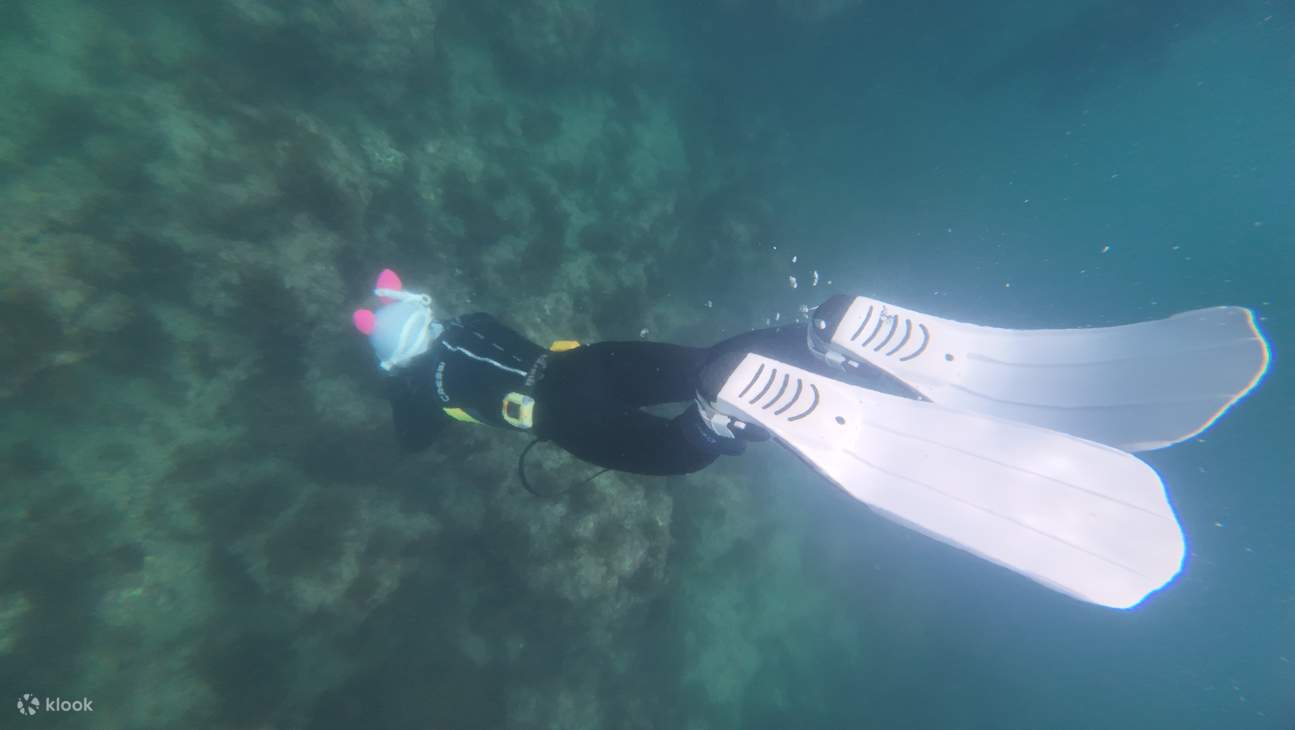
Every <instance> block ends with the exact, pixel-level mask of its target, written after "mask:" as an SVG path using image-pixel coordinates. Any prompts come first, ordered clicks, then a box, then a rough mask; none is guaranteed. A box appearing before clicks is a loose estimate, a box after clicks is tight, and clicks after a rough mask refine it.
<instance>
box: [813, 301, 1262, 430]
mask: <svg viewBox="0 0 1295 730" xmlns="http://www.w3.org/2000/svg"><path fill="white" fill-rule="evenodd" d="M829 347H830V349H832V350H834V351H836V352H838V353H840V354H842V355H844V356H845V357H846V358H849V359H854V360H863V361H866V362H868V363H871V364H872V365H875V366H876V367H879V368H881V369H882V370H885V371H886V372H888V373H890V374H891V375H894V376H895V377H897V378H899V379H900V380H902V381H904V382H905V383H907V384H908V385H910V386H911V387H912V388H913V389H914V390H916V391H918V392H919V393H921V394H922V395H923V396H925V397H927V398H929V399H931V400H932V401H934V402H936V403H939V404H942V405H946V406H949V407H951V408H954V409H957V410H963V411H971V412H973V413H982V414H987V415H992V416H998V417H1000V418H1005V419H1008V420H1012V421H1020V422H1022V423H1030V424H1034V425H1036V426H1042V427H1043V428H1048V429H1052V430H1055V431H1063V432H1065V433H1069V434H1074V435H1076V436H1082V437H1083V438H1086V439H1090V440H1093V441H1098V442H1101V443H1104V444H1109V445H1111V446H1117V447H1119V448H1121V449H1124V450H1126V451H1144V450H1148V449H1158V448H1162V447H1164V446H1169V445H1170V444H1174V443H1177V442H1179V441H1183V440H1185V439H1189V438H1191V437H1193V436H1195V435H1197V434H1199V433H1200V432H1202V431H1204V430H1205V429H1206V428H1208V427H1209V426H1210V424H1212V423H1213V422H1214V421H1215V420H1216V419H1218V417H1219V416H1221V415H1223V413H1224V412H1226V411H1227V410H1228V409H1229V408H1230V407H1232V405H1233V404H1235V403H1236V402H1237V401H1238V400H1240V399H1241V397H1242V396H1244V395H1245V394H1246V393H1248V392H1249V391H1250V389H1251V388H1253V387H1254V386H1255V385H1256V384H1257V383H1258V382H1259V380H1260V378H1261V377H1262V376H1263V373H1264V372H1265V370H1266V369H1267V367H1268V345H1267V343H1266V342H1265V341H1264V338H1263V335H1262V334H1260V332H1259V328H1258V327H1257V326H1256V324H1255V320H1254V314H1253V313H1252V312H1251V311H1250V310H1248V309H1245V308H1243V307H1213V308H1210V309H1197V310H1194V311H1191V312H1184V313H1182V314H1177V315H1174V316H1172V317H1170V318H1168V319H1160V320H1155V321H1151V322H1140V323H1138V324H1129V325H1123V326H1119V327H1102V328H1092V329H1064V330H1062V329H1046V330H1010V329H1000V328H996V327H982V326H979V325H973V324H965V323H962V322H955V321H953V320H948V319H941V318H939V317H933V316H931V315H929V314H923V313H921V312H915V311H913V310H911V309H905V308H903V307H897V306H895V305H893V304H887V303H885V302H881V301H878V300H876V299H870V298H868V297H856V298H855V299H854V301H853V303H852V304H851V305H850V307H849V309H848V311H847V312H846V313H845V315H844V317H843V318H842V320H841V322H840V324H839V325H838V326H837V327H836V330H835V331H834V332H833V333H832V340H831V344H830V345H829Z"/></svg>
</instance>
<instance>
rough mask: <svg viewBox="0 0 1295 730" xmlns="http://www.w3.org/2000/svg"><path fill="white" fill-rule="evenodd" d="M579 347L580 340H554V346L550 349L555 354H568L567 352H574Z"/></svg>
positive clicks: (550, 346)
mask: <svg viewBox="0 0 1295 730" xmlns="http://www.w3.org/2000/svg"><path fill="white" fill-rule="evenodd" d="M579 346H580V341H579V340H554V341H553V344H551V345H549V349H550V350H552V351H553V352H566V351H567V350H574V349H576V348H577V347H579Z"/></svg>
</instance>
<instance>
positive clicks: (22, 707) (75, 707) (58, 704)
mask: <svg viewBox="0 0 1295 730" xmlns="http://www.w3.org/2000/svg"><path fill="white" fill-rule="evenodd" d="M40 710H44V711H46V712H94V700H92V699H90V698H89V697H82V698H81V699H79V700H65V699H63V698H62V697H46V698H45V701H44V702H43V703H42V702H41V701H40V698H39V697H37V696H36V695H33V694H31V693H27V694H24V695H23V696H22V697H19V698H18V712H19V714H22V715H35V714H36V713H37V712H39V711H40Z"/></svg>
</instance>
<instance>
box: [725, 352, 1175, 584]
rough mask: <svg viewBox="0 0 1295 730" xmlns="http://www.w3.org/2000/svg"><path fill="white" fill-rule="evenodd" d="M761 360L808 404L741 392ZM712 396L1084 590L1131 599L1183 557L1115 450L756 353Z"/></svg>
mask: <svg viewBox="0 0 1295 730" xmlns="http://www.w3.org/2000/svg"><path fill="white" fill-rule="evenodd" d="M761 366H763V367H764V372H766V373H767V372H770V371H774V370H776V371H777V372H779V373H782V374H790V375H791V377H792V378H794V379H799V380H801V381H803V382H804V383H805V384H806V387H804V388H802V389H801V391H802V392H808V391H811V390H812V391H813V392H815V393H817V394H819V395H820V397H819V399H818V404H817V405H816V406H815V407H813V408H812V409H808V410H807V407H808V403H809V401H808V399H807V398H806V399H804V400H806V403H805V404H804V405H803V406H802V405H795V406H793V407H792V408H790V409H788V410H787V411H786V412H785V415H781V416H780V415H776V414H775V412H776V411H778V410H780V407H770V406H776V405H778V404H777V403H769V404H766V403H765V402H764V401H761V400H760V399H755V400H754V401H752V397H751V394H750V393H747V394H746V395H745V396H740V395H739V392H740V391H741V390H742V389H743V387H744V386H745V385H746V384H747V382H748V381H749V380H750V379H751V377H752V374H753V373H754V372H755V371H756V369H758V368H759V367H761ZM762 377H765V376H762ZM810 386H812V388H811V387H810ZM789 390H790V389H789ZM765 400H767V399H765ZM783 405H786V404H783ZM717 408H719V409H720V410H722V411H724V412H725V413H728V415H732V416H735V417H738V418H742V419H743V420H747V421H750V422H753V423H756V424H758V425H760V426H761V427H763V428H765V429H767V430H769V431H770V432H771V433H772V434H773V435H774V436H775V437H777V438H778V439H779V441H781V442H782V443H783V444H784V445H785V446H787V447H788V448H790V449H792V450H793V451H795V452H797V453H799V454H800V455H801V456H803V457H804V458H805V459H806V460H808V461H809V462H810V463H811V464H813V465H814V466H815V468H817V469H818V470H819V471H820V472H821V473H822V474H824V475H825V476H827V477H828V478H829V479H831V480H832V481H833V482H835V483H836V484H837V485H838V486H839V487H840V488H841V489H843V490H844V491H846V492H847V493H849V494H850V495H851V496H853V497H855V498H856V499H858V500H859V501H861V502H864V503H865V504H867V505H868V506H869V507H871V508H872V509H873V510H874V511H876V512H878V513H879V514H881V515H883V516H885V517H887V518H889V519H891V520H894V521H896V522H899V523H901V524H904V525H906V526H908V527H910V528H912V529H914V530H917V531H919V532H922V533H924V534H926V535H928V536H930V537H933V538H935V539H938V540H941V541H943V542H946V543H948V544H951V545H953V546H955V547H958V548H960V549H962V550H966V551H968V552H971V553H973V554H975V555H977V556H979V557H982V558H984V559H987V560H990V561H992V562H995V563H998V564H1000V565H1002V566H1004V567H1007V568H1009V569H1010V570H1013V571H1015V572H1017V573H1020V574H1022V575H1025V576H1027V577H1029V578H1031V579H1033V580H1035V581H1037V582H1039V583H1042V584H1044V585H1046V586H1048V587H1050V588H1053V589H1055V590H1058V591H1061V592H1063V593H1067V594H1069V595H1072V596H1075V597H1077V598H1080V599H1082V600H1085V601H1089V602H1092V603H1097V604H1100V605H1104V606H1110V607H1115V608H1129V607H1132V606H1134V605H1137V604H1138V603H1139V602H1140V601H1142V600H1143V599H1144V598H1145V597H1146V596H1147V595H1148V594H1150V593H1151V592H1152V591H1155V590H1157V589H1159V588H1161V587H1162V586H1164V585H1165V584H1166V583H1168V582H1169V581H1170V580H1172V579H1173V578H1174V576H1176V575H1177V574H1178V572H1179V570H1180V569H1181V566H1182V561H1183V555H1184V552H1185V545H1184V541H1183V535H1182V530H1181V528H1180V527H1179V525H1178V521H1177V518H1176V517H1175V516H1174V513H1173V509H1172V508H1171V506H1170V505H1169V501H1168V499H1167V497H1166V495H1165V490H1164V486H1163V485H1162V484H1161V481H1160V478H1159V476H1158V475H1157V474H1156V473H1155V471H1154V470H1153V469H1151V467H1149V466H1147V465H1146V464H1145V463H1143V462H1141V461H1139V460H1138V459H1137V458H1136V457H1133V456H1132V455H1130V454H1127V453H1124V452H1122V451H1118V450H1116V449H1113V448H1110V447H1107V446H1103V445H1101V444H1096V443H1093V442H1090V441H1085V440H1083V439H1080V438H1077V437H1074V436H1070V435H1067V434H1063V433H1058V432H1055V431H1048V430H1045V429H1041V428H1037V427H1034V426H1030V425H1028V424H1021V423H1013V422H1009V421H1003V420H1000V419H996V418H992V417H986V416H982V415H977V414H972V413H966V412H960V411H955V410H951V409H949V408H945V407H943V406H940V405H937V404H933V403H925V402H921V401H914V400H909V399H906V398H899V397H895V396H890V395H886V394H883V393H877V392H875V391H870V390H867V389H863V388H856V387H853V386H850V385H848V384H845V383H841V382H839V381H836V380H832V379H830V378H825V377H822V376H819V375H815V374H812V373H809V372H807V371H804V370H799V369H798V368H795V367H793V366H790V365H787V364H785V363H780V362H777V361H774V360H770V359H768V358H764V357H761V356H758V355H748V356H747V358H746V359H745V360H744V361H743V362H742V364H741V365H739V366H738V368H737V369H736V370H735V371H734V373H733V375H732V376H730V378H729V380H728V382H727V383H726V384H725V387H724V388H723V389H722V390H721V392H720V394H719V399H718V402H717ZM791 415H797V416H799V417H798V418H797V420H794V421H793V420H792V419H791V418H790V416H791Z"/></svg>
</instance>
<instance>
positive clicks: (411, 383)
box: [387, 355, 451, 452]
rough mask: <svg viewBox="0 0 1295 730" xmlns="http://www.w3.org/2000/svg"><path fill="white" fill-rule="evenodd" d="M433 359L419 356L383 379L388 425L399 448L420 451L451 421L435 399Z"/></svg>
mask: <svg viewBox="0 0 1295 730" xmlns="http://www.w3.org/2000/svg"><path fill="white" fill-rule="evenodd" d="M433 360H434V358H432V357H428V356H426V355H425V356H423V357H421V358H419V359H418V360H416V361H414V362H412V363H410V364H409V365H408V366H407V367H405V368H401V369H400V370H399V371H397V372H395V373H393V374H392V375H390V376H389V377H388V378H387V400H389V401H390V402H391V422H392V425H393V427H394V429H395V432H396V441H397V443H399V444H400V448H401V449H403V450H405V451H409V452H414V451H422V450H423V449H425V448H427V447H428V446H430V445H431V443H432V441H434V440H435V438H436V435H437V434H438V433H440V431H441V429H442V428H443V427H444V426H445V424H446V423H447V422H449V421H450V420H451V419H450V417H449V416H448V415H446V413H445V411H444V410H443V409H442V408H441V404H440V402H439V399H438V398H437V396H436V388H435V383H434V380H433V378H434V377H435V370H434V362H433Z"/></svg>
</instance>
